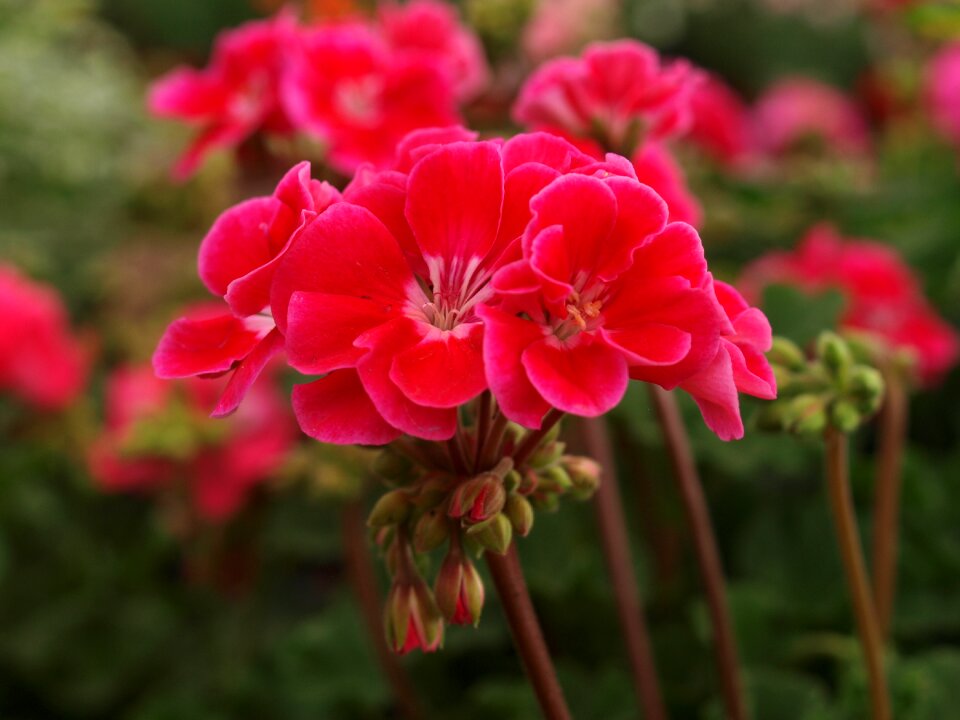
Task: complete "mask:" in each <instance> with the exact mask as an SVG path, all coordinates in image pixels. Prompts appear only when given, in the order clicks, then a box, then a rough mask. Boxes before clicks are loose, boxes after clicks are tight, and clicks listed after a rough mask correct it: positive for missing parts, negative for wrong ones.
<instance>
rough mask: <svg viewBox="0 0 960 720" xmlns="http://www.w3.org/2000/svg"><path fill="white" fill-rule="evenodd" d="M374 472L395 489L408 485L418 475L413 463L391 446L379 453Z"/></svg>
mask: <svg viewBox="0 0 960 720" xmlns="http://www.w3.org/2000/svg"><path fill="white" fill-rule="evenodd" d="M373 472H374V473H376V475H377V477H379V478H380V479H381V480H383V481H384V482H385V483H387V484H388V485H392V486H394V487H401V486H403V485H408V484H409V483H411V482H412V481H413V480H414V479H415V478H416V474H417V473H416V468H415V467H414V464H413V461H412V460H410V458H408V457H406V456H405V455H403V454H401V453H399V452H397V451H396V450H395V449H394V448H392V447H390V446H389V445H388V446H387V447H385V448H384V449H383V450H381V451H380V452H379V453H377V456H376V458H375V459H374V461H373Z"/></svg>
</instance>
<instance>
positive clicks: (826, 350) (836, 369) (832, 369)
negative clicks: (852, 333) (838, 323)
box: [817, 331, 853, 383]
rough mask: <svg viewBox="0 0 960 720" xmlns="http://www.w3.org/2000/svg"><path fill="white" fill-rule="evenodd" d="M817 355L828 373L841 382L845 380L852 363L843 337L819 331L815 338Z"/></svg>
mask: <svg viewBox="0 0 960 720" xmlns="http://www.w3.org/2000/svg"><path fill="white" fill-rule="evenodd" d="M817 357H819V358H820V361H821V362H822V363H823V365H824V367H826V368H827V371H828V372H829V373H830V375H832V376H833V377H834V378H836V379H837V380H839V381H840V382H841V383H842V382H845V381H846V378H847V374H848V373H849V372H850V368H851V366H852V365H853V355H852V354H851V352H850V348H849V347H848V346H847V343H845V342H844V341H843V338H841V337H840V336H839V335H837V334H836V333H834V332H830V331H827V332H823V333H820V337H818V338H817Z"/></svg>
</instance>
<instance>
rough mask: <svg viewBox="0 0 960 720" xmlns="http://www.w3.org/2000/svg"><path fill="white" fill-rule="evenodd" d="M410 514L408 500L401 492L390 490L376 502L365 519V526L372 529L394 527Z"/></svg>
mask: <svg viewBox="0 0 960 720" xmlns="http://www.w3.org/2000/svg"><path fill="white" fill-rule="evenodd" d="M409 512H410V500H409V498H408V497H407V494H406V493H405V492H404V491H403V490H391V491H390V492H388V493H387V494H386V495H384V496H383V497H381V498H380V499H379V500H377V502H376V504H375V505H374V506H373V510H371V511H370V516H369V517H368V518H367V525H368V526H369V527H372V528H379V527H384V526H386V525H396V524H397V523H400V522H403V521H404V520H405V519H406V518H407V514H408V513H409Z"/></svg>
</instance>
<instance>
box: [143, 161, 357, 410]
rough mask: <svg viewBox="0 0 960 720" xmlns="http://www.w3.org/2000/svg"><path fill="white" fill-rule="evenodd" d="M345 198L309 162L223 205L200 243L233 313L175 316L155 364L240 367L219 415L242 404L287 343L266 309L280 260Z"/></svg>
mask: <svg viewBox="0 0 960 720" xmlns="http://www.w3.org/2000/svg"><path fill="white" fill-rule="evenodd" d="M339 199H340V193H339V192H337V190H336V189H334V188H333V187H332V186H330V185H329V184H327V183H325V182H323V183H322V182H319V181H317V180H313V179H312V178H311V177H310V163H308V162H303V163H300V164H299V165H296V166H295V167H293V168H292V169H291V170H290V171H289V172H288V173H287V174H286V175H285V176H284V177H283V179H282V180H281V181H280V184H279V185H277V189H276V190H275V191H274V193H273V195H271V196H269V197H260V198H253V199H251V200H246V201H244V202H242V203H240V204H238V205H235V206H234V207H232V208H230V209H229V210H227V211H225V212H224V213H223V214H222V215H220V217H219V218H217V220H216V222H214V224H213V227H211V228H210V232H208V233H207V236H206V237H205V238H204V239H203V243H202V244H201V246H200V258H199V269H200V278H201V279H202V280H203V282H204V284H205V285H206V286H207V288H208V289H209V290H210V292H212V293H213V294H215V295H219V296H222V297H223V298H224V299H225V300H226V302H227V304H228V305H229V309H230V310H232V313H231V312H225V311H218V310H217V309H216V308H210V307H204V308H203V309H200V310H194V311H191V312H190V313H188V314H187V315H186V316H185V317H181V318H180V319H178V320H175V321H174V322H173V323H172V324H171V325H170V327H169V328H168V329H167V332H166V333H164V335H163V337H162V338H161V339H160V342H159V344H158V346H157V350H156V352H155V353H154V356H153V365H154V368H155V369H156V372H157V375H159V376H160V377H162V378H181V377H188V376H192V375H204V376H210V375H218V374H222V373H225V372H228V371H230V370H232V369H233V370H235V372H234V375H233V377H232V378H231V381H230V382H229V383H228V384H227V386H226V388H225V390H224V395H223V397H222V398H221V399H220V402H219V403H218V405H217V407H216V409H215V410H214V413H213V414H214V416H223V415H228V414H230V413H231V412H233V411H234V410H236V409H237V406H238V405H239V404H240V401H241V400H242V399H243V396H244V394H245V393H246V391H247V390H248V389H249V387H250V385H251V384H252V383H253V381H254V380H256V379H257V376H259V374H260V373H261V372H262V371H263V368H264V367H265V366H266V364H267V362H269V360H270V359H271V358H272V357H273V356H274V355H276V354H277V353H278V352H280V350H282V349H283V338H282V337H281V336H280V332H279V331H278V330H277V329H276V327H275V325H274V322H273V319H272V318H271V317H270V316H269V315H266V314H263V312H262V311H264V310H265V308H266V306H267V304H268V303H269V298H270V286H271V284H272V283H273V275H274V272H275V270H276V267H277V263H279V262H280V260H281V258H282V257H283V256H284V254H285V253H286V252H287V251H288V249H289V248H290V246H291V244H292V243H293V242H294V240H295V238H296V236H297V234H298V233H299V232H300V231H301V230H302V228H303V227H304V226H305V225H306V224H308V223H310V222H311V221H312V220H313V218H315V217H316V216H317V214H318V213H321V212H323V211H324V210H325V209H326V208H327V207H328V206H329V205H331V204H332V203H335V202H337V201H338V200H339Z"/></svg>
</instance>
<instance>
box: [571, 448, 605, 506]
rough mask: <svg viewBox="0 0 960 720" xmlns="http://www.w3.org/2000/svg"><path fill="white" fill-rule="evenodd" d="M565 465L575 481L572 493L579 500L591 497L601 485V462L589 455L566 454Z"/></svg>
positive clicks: (573, 481) (572, 480)
mask: <svg viewBox="0 0 960 720" xmlns="http://www.w3.org/2000/svg"><path fill="white" fill-rule="evenodd" d="M563 465H564V467H565V468H566V469H567V472H568V473H569V474H570V481H571V482H572V483H573V488H572V489H571V491H570V494H571V495H573V497H574V498H575V499H577V500H587V499H589V498H590V497H591V496H592V495H593V494H594V493H595V492H596V491H597V488H598V487H599V486H600V475H601V474H602V472H603V469H602V468H601V467H600V463H598V462H597V461H596V460H593V459H592V458H588V457H583V456H579V455H566V456H565V457H564V458H563Z"/></svg>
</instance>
